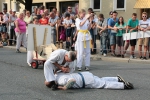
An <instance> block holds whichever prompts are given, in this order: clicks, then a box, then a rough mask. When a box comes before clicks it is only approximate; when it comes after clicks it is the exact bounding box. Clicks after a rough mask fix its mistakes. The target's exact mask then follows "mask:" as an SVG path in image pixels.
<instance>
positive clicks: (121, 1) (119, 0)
mask: <svg viewBox="0 0 150 100" xmlns="http://www.w3.org/2000/svg"><path fill="white" fill-rule="evenodd" d="M114 1H115V2H114V8H115V10H125V8H126V7H125V6H126V0H114Z"/></svg>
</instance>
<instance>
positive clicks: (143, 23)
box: [139, 20, 150, 28]
mask: <svg viewBox="0 0 150 100" xmlns="http://www.w3.org/2000/svg"><path fill="white" fill-rule="evenodd" d="M139 26H140V27H141V28H147V27H149V26H150V20H146V21H143V20H140V21H139Z"/></svg>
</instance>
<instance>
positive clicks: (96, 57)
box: [3, 41, 150, 64]
mask: <svg viewBox="0 0 150 100" xmlns="http://www.w3.org/2000/svg"><path fill="white" fill-rule="evenodd" d="M3 48H7V49H13V51H14V52H15V49H16V47H15V46H4V47H3ZM97 48H98V49H97V54H95V55H91V60H94V61H101V60H103V61H109V62H110V61H111V62H112V61H115V62H127V63H130V62H134V63H147V64H150V59H147V60H141V59H139V58H138V52H137V51H136V52H135V56H136V57H137V59H130V54H129V51H127V56H125V58H121V57H112V56H111V53H108V54H107V56H106V57H104V56H103V55H101V54H100V53H99V51H100V49H99V48H100V45H99V41H97ZM20 51H22V52H25V49H24V48H23V47H21V48H20ZM147 58H148V57H147Z"/></svg>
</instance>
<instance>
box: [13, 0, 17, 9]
mask: <svg viewBox="0 0 150 100" xmlns="http://www.w3.org/2000/svg"><path fill="white" fill-rule="evenodd" d="M13 4H14V9H13V10H15V11H16V10H17V5H16V0H13Z"/></svg>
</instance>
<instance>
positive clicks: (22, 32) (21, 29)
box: [15, 13, 27, 53]
mask: <svg viewBox="0 0 150 100" xmlns="http://www.w3.org/2000/svg"><path fill="white" fill-rule="evenodd" d="M15 25H16V28H15V32H16V36H17V45H16V52H17V53H21V52H20V50H19V49H20V45H21V42H22V44H23V46H24V47H25V48H26V50H27V41H26V22H25V21H24V19H23V13H20V14H19V16H18V19H17V20H16V21H15Z"/></svg>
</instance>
